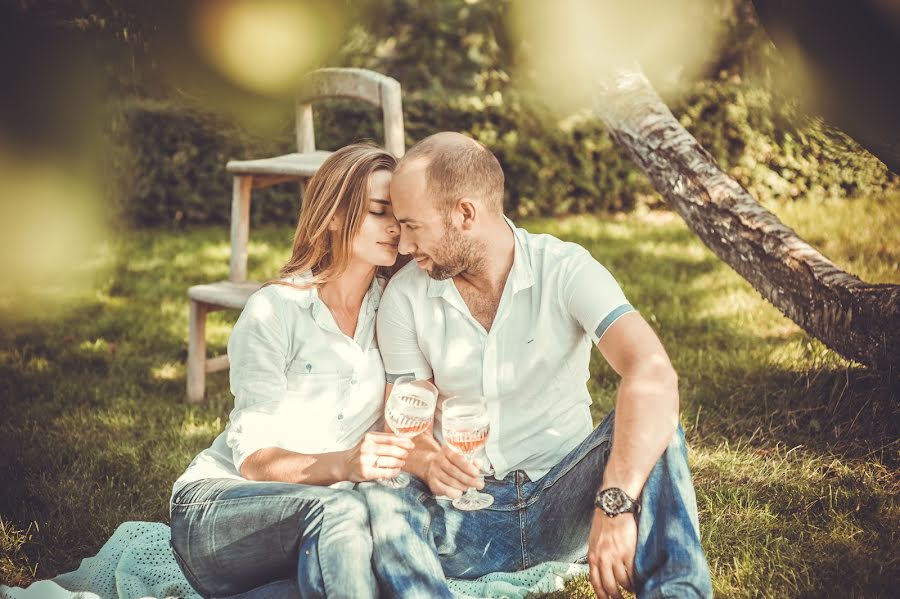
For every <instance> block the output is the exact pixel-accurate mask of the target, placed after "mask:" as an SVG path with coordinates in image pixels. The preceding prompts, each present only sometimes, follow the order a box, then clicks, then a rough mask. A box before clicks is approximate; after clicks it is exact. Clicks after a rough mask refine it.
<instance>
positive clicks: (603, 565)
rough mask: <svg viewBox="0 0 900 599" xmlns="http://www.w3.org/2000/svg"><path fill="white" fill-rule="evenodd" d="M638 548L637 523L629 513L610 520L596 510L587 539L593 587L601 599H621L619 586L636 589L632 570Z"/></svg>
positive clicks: (600, 511) (630, 589)
mask: <svg viewBox="0 0 900 599" xmlns="http://www.w3.org/2000/svg"><path fill="white" fill-rule="evenodd" d="M635 547H637V523H636V522H635V520H634V516H632V515H631V514H630V513H624V514H619V515H618V516H614V517H612V518H610V517H609V516H607V515H606V514H605V513H604V512H603V510H599V509H595V510H594V520H593V522H592V523H591V534H590V536H589V537H588V564H589V567H590V579H591V586H593V587H594V593H596V594H597V597H599V598H600V599H607V598H611V597H615V598H617V599H621V597H622V594H621V593H620V592H619V587H620V586H621V587H623V588H625V589H626V590H629V591H633V590H634V582H633V580H632V576H631V573H632V570H633V569H634V551H635Z"/></svg>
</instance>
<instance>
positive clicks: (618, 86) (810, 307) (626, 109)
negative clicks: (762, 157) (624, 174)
mask: <svg viewBox="0 0 900 599" xmlns="http://www.w3.org/2000/svg"><path fill="white" fill-rule="evenodd" d="M595 112H596V114H597V115H598V116H599V117H600V118H601V119H602V120H603V122H604V123H605V124H606V126H607V127H608V129H609V131H610V133H611V134H612V136H613V138H614V139H615V140H616V141H617V142H618V143H619V144H620V145H621V147H623V148H624V149H625V151H626V152H627V153H628V155H629V156H630V157H631V158H632V159H633V160H634V161H635V162H636V163H637V164H638V165H639V166H640V167H641V169H643V171H644V173H646V174H647V176H648V177H649V178H650V180H651V181H652V182H653V185H654V186H655V187H656V189H657V191H659V193H661V194H662V195H663V197H665V199H666V201H667V202H668V203H669V205H670V206H671V207H672V208H673V209H674V210H675V211H676V212H678V214H680V215H681V217H682V218H683V219H684V220H685V222H686V223H687V224H688V226H689V227H690V228H691V229H692V230H693V231H694V232H695V233H696V234H697V235H698V236H699V237H700V239H701V240H703V242H704V243H705V244H706V245H707V246H709V248H710V249H711V250H712V251H713V253H715V254H716V255H717V256H718V257H719V258H721V259H722V260H724V261H725V262H726V263H727V264H728V265H729V266H731V267H732V268H733V269H734V270H736V271H737V272H738V273H739V274H740V275H741V276H743V277H744V278H745V279H747V281H749V282H750V284H751V285H752V286H753V287H754V288H755V289H756V290H757V291H758V292H759V293H760V294H761V295H762V296H763V297H764V298H765V299H767V300H768V301H769V302H771V303H772V304H773V305H774V306H775V307H777V308H778V309H779V310H781V311H782V312H783V313H784V314H785V316H787V317H788V318H790V319H791V320H793V321H794V322H795V323H797V324H798V325H800V327H802V328H803V329H804V330H805V331H806V332H807V333H809V334H810V335H812V336H813V337H815V338H817V339H819V340H820V341H822V343H824V344H825V345H826V346H828V347H829V348H830V349H832V350H834V351H835V352H837V353H838V354H840V355H842V356H844V357H845V358H847V359H850V360H855V361H857V362H860V363H861V364H864V365H866V366H868V367H870V368H873V369H877V370H883V371H893V372H894V373H896V372H897V371H898V368H897V367H898V362H900V286H898V285H882V284H870V283H866V282H864V281H861V280H860V279H858V278H857V277H855V276H853V275H851V274H848V273H846V272H844V271H843V270H841V269H840V268H838V267H837V266H836V265H835V264H834V263H833V262H831V261H830V260H828V259H827V258H826V257H825V256H823V255H822V254H820V253H819V252H818V251H816V250H815V248H813V247H811V246H810V245H809V244H808V243H806V242H805V241H803V240H802V239H801V238H800V237H798V236H797V234H796V233H795V232H794V231H793V230H792V229H791V228H789V227H787V226H786V225H784V223H782V222H781V221H780V220H778V218H777V217H776V216H775V215H774V214H772V213H771V212H769V211H768V210H766V209H765V208H763V207H762V206H761V205H760V204H759V203H758V202H757V201H756V200H755V199H754V198H753V196H751V195H750V193H749V192H748V191H747V190H746V189H744V188H743V187H741V185H740V184H739V183H738V182H737V181H735V180H734V179H733V178H731V177H730V176H728V174H726V173H725V172H723V171H722V169H720V168H719V167H718V165H717V164H716V162H715V160H714V159H713V157H712V156H710V154H709V153H708V152H707V151H706V150H704V149H703V147H702V146H701V145H700V144H699V143H698V142H697V140H696V139H694V137H693V136H692V135H691V134H690V133H688V132H687V131H686V130H685V129H684V127H682V126H681V123H679V122H678V119H676V118H675V117H674V116H673V115H672V112H671V111H670V110H669V109H668V107H667V106H666V105H665V103H664V102H663V101H662V99H660V97H659V95H658V94H657V93H656V91H655V90H654V89H653V87H652V86H651V85H650V82H649V81H648V80H647V78H646V77H645V76H644V75H643V73H642V72H640V70H639V69H632V70H628V71H621V72H619V73H618V74H617V75H616V76H615V77H613V78H612V79H610V83H609V84H608V85H606V86H605V87H604V89H603V91H602V92H601V93H600V94H599V95H598V98H597V102H596V105H595Z"/></svg>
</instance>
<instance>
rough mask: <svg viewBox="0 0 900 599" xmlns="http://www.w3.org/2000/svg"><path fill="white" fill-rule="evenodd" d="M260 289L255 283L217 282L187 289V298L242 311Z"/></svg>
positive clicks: (258, 284) (259, 284)
mask: <svg viewBox="0 0 900 599" xmlns="http://www.w3.org/2000/svg"><path fill="white" fill-rule="evenodd" d="M260 287H262V283H258V282H256V281H246V282H244V283H232V282H231V281H219V282H218V283H207V284H205V285H194V286H192V287H189V288H188V297H189V298H190V299H192V300H196V301H198V302H203V303H204V304H212V305H214V306H222V307H223V308H233V309H235V310H243V308H244V305H245V304H246V303H247V300H248V299H249V298H250V296H251V295H253V294H254V292H256V291H257V290H258V289H259V288H260Z"/></svg>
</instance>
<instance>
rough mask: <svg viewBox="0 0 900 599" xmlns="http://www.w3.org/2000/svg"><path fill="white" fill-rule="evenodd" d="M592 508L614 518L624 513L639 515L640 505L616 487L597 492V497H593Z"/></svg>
mask: <svg viewBox="0 0 900 599" xmlns="http://www.w3.org/2000/svg"><path fill="white" fill-rule="evenodd" d="M594 507H595V508H597V509H601V510H603V511H604V512H605V513H606V515H607V516H609V517H610V518H615V517H616V516H618V515H619V514H624V513H625V512H632V513H634V514H639V513H641V504H640V503H638V501H637V500H636V499H632V498H631V497H629V496H628V493H626V492H625V491H623V490H622V489H620V488H618V487H609V488H608V489H603V490H602V491H597V496H596V497H594Z"/></svg>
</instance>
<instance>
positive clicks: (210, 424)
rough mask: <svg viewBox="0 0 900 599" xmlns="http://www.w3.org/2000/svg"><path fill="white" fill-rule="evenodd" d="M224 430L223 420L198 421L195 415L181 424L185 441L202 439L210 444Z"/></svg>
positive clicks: (181, 432)
mask: <svg viewBox="0 0 900 599" xmlns="http://www.w3.org/2000/svg"><path fill="white" fill-rule="evenodd" d="M224 428H225V425H224V423H223V422H222V419H221V418H218V417H217V418H214V419H213V420H198V419H197V417H196V415H195V414H188V415H187V416H185V419H184V421H183V422H182V423H181V431H180V434H181V436H182V437H183V438H185V439H200V440H204V441H206V442H207V443H208V442H210V441H211V440H212V439H213V438H214V437H215V436H216V435H218V434H219V433H221V432H222V430H223V429H224Z"/></svg>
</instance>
